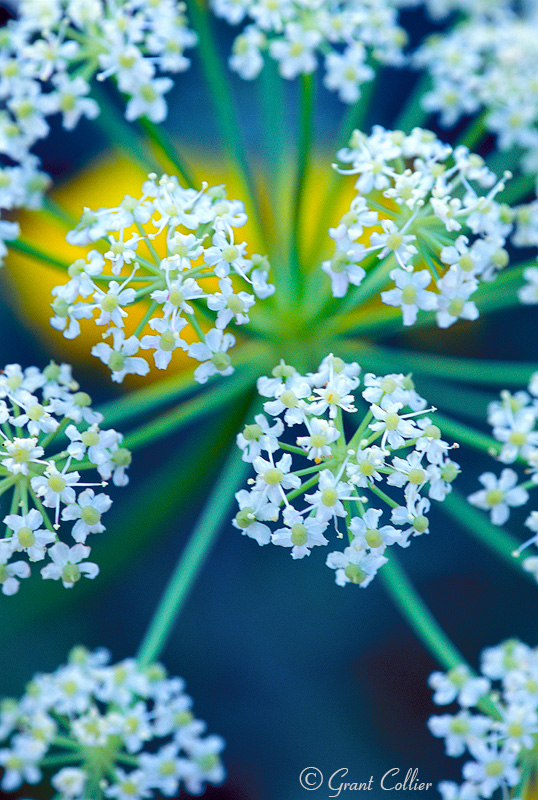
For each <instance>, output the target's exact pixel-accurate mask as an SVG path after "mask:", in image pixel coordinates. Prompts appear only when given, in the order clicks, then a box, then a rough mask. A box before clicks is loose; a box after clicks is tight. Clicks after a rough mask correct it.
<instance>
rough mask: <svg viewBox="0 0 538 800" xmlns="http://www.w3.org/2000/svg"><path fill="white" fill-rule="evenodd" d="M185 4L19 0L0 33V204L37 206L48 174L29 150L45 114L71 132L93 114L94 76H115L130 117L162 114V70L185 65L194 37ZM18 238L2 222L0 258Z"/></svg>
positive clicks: (166, 86) (42, 131)
mask: <svg viewBox="0 0 538 800" xmlns="http://www.w3.org/2000/svg"><path fill="white" fill-rule="evenodd" d="M184 11H185V6H184V4H183V3H181V2H180V3H177V2H174V0H154V2H151V3H148V2H145V0H115V2H108V0H46V1H45V2H44V1H43V0H23V2H21V3H20V4H19V8H18V12H19V15H18V17H17V19H15V20H11V21H10V22H8V24H7V25H6V27H5V28H4V29H3V30H2V31H0V49H1V51H2V56H1V57H0V101H1V102H2V111H0V156H3V157H5V159H6V162H5V164H3V165H2V166H1V167H0V210H3V209H7V210H9V209H14V208H20V207H25V208H36V207H39V206H40V205H41V202H42V196H43V192H44V190H45V189H47V188H48V186H49V184H50V180H49V178H48V176H47V175H45V174H44V173H43V172H41V171H40V169H39V163H40V162H39V159H38V158H37V156H36V155H35V154H33V153H32V152H31V150H32V148H33V147H34V145H35V144H36V142H38V141H39V140H40V139H43V138H45V137H46V136H48V134H49V131H50V124H49V119H50V118H51V117H54V116H56V115H60V116H61V120H62V125H63V127H64V128H65V129H66V130H73V129H74V128H75V127H76V126H77V125H78V124H79V121H80V119H81V118H86V119H94V118H95V117H97V116H98V114H99V105H98V103H97V102H96V100H95V99H94V98H92V97H91V96H90V92H91V81H92V79H93V78H96V79H97V80H99V81H100V80H105V79H106V78H108V77H113V79H114V80H115V81H116V83H117V86H118V89H119V90H120V92H122V94H124V95H126V96H127V106H126V110H125V116H126V118H127V119H128V120H134V119H136V118H137V117H142V116H145V117H148V118H149V119H151V120H153V121H154V122H162V120H164V118H165V116H166V111H167V109H166V101H165V99H164V95H165V93H166V92H168V91H169V90H170V89H171V88H172V85H173V81H172V79H171V78H169V77H162V76H159V72H169V73H170V72H172V73H177V72H181V71H183V70H185V69H187V67H188V66H189V63H190V62H189V60H188V59H187V58H186V56H185V54H184V50H185V49H186V48H189V47H192V46H193V45H194V44H195V43H196V34H194V33H193V32H192V31H191V30H189V28H188V27H187V22H186V18H185V13H184ZM17 235H18V228H17V227H16V226H15V224H14V223H8V222H7V221H3V222H0V258H1V257H2V255H3V253H2V251H4V254H5V246H4V245H3V241H4V240H6V239H7V240H9V239H13V238H15V237H16V236H17Z"/></svg>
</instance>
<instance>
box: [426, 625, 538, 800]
mask: <svg viewBox="0 0 538 800" xmlns="http://www.w3.org/2000/svg"><path fill="white" fill-rule="evenodd" d="M481 660H482V669H481V672H482V674H481V675H480V676H479V677H476V676H474V675H473V674H472V673H471V671H470V669H469V668H468V667H466V666H464V665H461V666H459V667H456V668H454V669H452V670H450V671H449V672H448V673H446V674H444V673H442V672H434V673H433V674H432V675H431V676H430V679H429V683H430V686H431V687H432V689H434V696H433V700H434V702H435V703H437V704H438V705H447V704H450V703H454V702H456V703H458V704H459V706H460V709H459V710H458V711H457V712H456V713H452V714H442V715H439V716H437V715H436V716H433V717H431V718H430V720H429V722H428V726H429V728H430V731H431V732H432V734H433V735H434V736H437V737H439V738H441V739H444V741H445V747H446V753H447V755H449V756H452V757H453V758H458V757H460V756H464V755H466V756H467V757H468V756H470V760H467V761H465V763H464V764H463V778H464V781H463V783H462V784H461V785H459V786H458V785H457V784H456V783H454V782H453V781H443V782H442V783H440V784H439V786H438V789H439V792H440V793H441V796H442V798H443V800H479V798H490V797H495V798H505V797H511V798H527V797H530V796H533V795H530V794H528V791H529V789H530V787H531V785H532V783H533V781H534V780H535V778H534V765H535V758H536V750H535V748H536V744H537V741H538V738H537V737H538V682H537V678H538V650H537V649H536V648H531V647H529V646H528V645H526V644H523V643H522V642H520V641H518V640H517V639H511V640H509V641H506V642H503V643H502V644H500V645H498V646H497V647H490V648H487V649H486V650H484V651H483V653H482V659H481ZM531 791H532V790H531Z"/></svg>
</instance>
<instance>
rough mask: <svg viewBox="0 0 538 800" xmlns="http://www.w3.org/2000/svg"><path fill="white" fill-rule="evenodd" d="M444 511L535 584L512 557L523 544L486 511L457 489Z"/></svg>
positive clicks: (445, 505) (451, 495)
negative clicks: (477, 506) (476, 506)
mask: <svg viewBox="0 0 538 800" xmlns="http://www.w3.org/2000/svg"><path fill="white" fill-rule="evenodd" d="M443 510H444V511H446V512H447V513H448V514H450V516H451V517H452V518H453V519H455V520H457V522H458V523H459V524H460V525H462V526H463V527H464V528H465V529H466V530H467V532H468V533H469V534H470V535H471V536H473V537H474V538H475V539H478V540H479V542H481V543H482V544H483V545H485V546H486V547H487V548H488V549H489V550H491V551H492V552H493V553H495V554H496V555H497V556H500V558H502V560H503V561H504V562H506V564H508V566H510V567H511V568H512V569H515V570H516V571H517V573H518V574H519V575H521V574H523V575H524V576H525V577H527V578H528V579H529V580H532V581H533V582H534V577H533V576H532V575H531V573H530V572H525V571H524V570H522V568H521V561H519V560H518V559H517V558H516V557H514V556H513V555H512V554H513V553H514V551H516V550H517V548H518V547H519V546H520V545H521V542H520V541H518V540H517V539H516V538H515V536H512V535H511V534H510V533H508V532H507V531H506V529H505V528H504V527H501V526H500V525H494V524H493V523H492V522H490V520H489V519H488V517H487V515H486V513H485V512H484V511H481V510H480V509H478V508H475V507H474V506H472V505H471V504H470V503H469V501H468V500H467V498H466V497H464V496H463V495H461V494H460V493H459V492H458V491H456V490H455V489H452V491H451V492H450V494H448V495H447V496H446V497H445V499H444V502H443Z"/></svg>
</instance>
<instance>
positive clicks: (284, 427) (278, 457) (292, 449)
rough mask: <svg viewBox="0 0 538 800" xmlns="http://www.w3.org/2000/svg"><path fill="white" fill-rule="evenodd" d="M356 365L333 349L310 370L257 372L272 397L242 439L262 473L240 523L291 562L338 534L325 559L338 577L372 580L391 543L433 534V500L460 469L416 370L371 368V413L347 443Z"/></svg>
mask: <svg viewBox="0 0 538 800" xmlns="http://www.w3.org/2000/svg"><path fill="white" fill-rule="evenodd" d="M359 373H360V367H359V365H358V364H356V363H351V364H347V363H345V362H344V361H343V360H342V359H340V358H336V357H334V356H333V355H332V354H331V355H329V356H327V357H326V358H324V359H323V361H322V362H321V365H320V367H319V370H318V371H317V372H315V373H308V374H307V375H301V374H300V373H298V372H297V371H296V370H295V369H294V368H293V367H292V366H289V365H288V364H285V363H284V362H281V363H280V364H279V365H278V366H277V367H275V368H274V369H273V372H272V376H271V377H263V378H260V379H259V380H258V391H259V393H260V394H261V395H262V397H269V398H271V399H270V400H268V401H266V402H265V403H264V405H263V408H264V411H265V415H264V414H258V415H257V416H256V417H255V421H254V423H252V424H249V425H246V426H245V428H244V430H243V431H242V433H240V434H239V435H238V437H237V443H238V446H239V447H240V448H241V450H242V451H243V459H244V460H245V461H248V462H251V463H252V466H253V467H254V469H255V471H256V477H255V478H252V479H250V481H249V482H250V484H251V489H250V491H247V490H245V489H243V490H241V491H239V492H238V493H237V494H236V499H237V501H238V504H239V509H240V510H239V512H238V513H237V514H236V516H235V519H234V523H233V524H234V526H235V527H236V528H238V529H239V530H240V531H241V532H242V533H243V534H246V535H247V536H250V537H252V538H253V539H255V540H256V541H257V542H258V544H260V545H263V544H268V543H269V542H272V543H273V544H276V545H280V546H282V547H289V548H291V555H292V557H293V558H295V559H297V558H303V557H304V556H307V555H309V554H310V551H311V549H312V547H315V546H316V545H327V544H328V543H329V542H328V540H327V539H326V538H325V535H324V534H325V533H327V532H330V533H334V534H335V535H336V538H337V539H343V540H345V543H346V547H345V549H343V551H341V550H337V551H334V552H331V553H330V554H329V556H328V558H327V566H329V567H330V568H331V569H334V570H336V582H337V584H338V585H340V586H344V585H345V584H346V583H349V582H351V583H355V584H360V585H361V586H363V587H365V586H367V585H368V584H369V583H370V581H371V580H372V579H373V577H374V576H375V574H376V572H377V571H378V569H379V568H380V567H381V566H382V565H383V564H385V563H386V562H387V556H386V551H387V547H389V546H390V545H392V544H395V543H397V544H399V545H400V546H401V547H407V546H408V545H409V538H410V537H411V536H419V535H420V534H423V533H428V517H427V514H428V511H429V509H430V498H431V499H434V500H441V501H442V500H443V499H444V498H445V496H446V495H447V493H448V492H450V490H451V483H452V481H453V480H454V478H456V476H457V475H458V472H459V467H458V465H457V464H456V463H455V462H454V461H452V460H450V458H448V452H449V450H450V446H449V445H448V444H447V443H446V442H445V441H443V439H442V438H441V431H440V430H439V428H438V427H437V426H436V425H435V424H434V423H433V422H432V420H431V419H430V417H429V416H427V412H428V411H432V410H433V409H426V401H425V400H424V399H423V398H422V397H420V396H419V395H418V394H417V392H416V391H415V389H414V386H413V381H412V380H411V378H410V377H409V376H404V375H399V374H391V375H385V376H382V377H377V376H376V375H373V374H372V373H368V374H366V375H364V378H363V386H364V389H363V391H362V393H361V394H362V398H363V399H364V400H365V401H366V405H365V407H364V409H365V411H366V413H365V414H364V416H363V417H362V420H361V421H360V422H359V423H358V424H357V425H356V426H355V428H356V429H355V432H354V433H353V434H352V435H351V436H350V437H349V439H348V437H347V431H346V428H347V419H348V417H347V415H349V414H356V413H357V411H358V410H357V408H356V406H355V399H356V396H355V392H356V390H357V388H358V387H359V384H360V378H359ZM357 400H358V402H359V403H360V402H362V401H361V400H360V398H357ZM344 412H345V417H346V419H345V421H344ZM266 415H267V416H266ZM295 426H298V432H299V434H300V435H299V436H297V435H296V433H295V432H293V435H292V432H291V429H292V428H293V429H295ZM299 461H303V464H304V467H302V466H301V465H300V464H299V463H298V462H299ZM385 489H388V491H389V492H390V493H391V496H389V495H388V494H386V493H385ZM394 490H396V491H397V493H398V494H399V495H400V497H399V499H398V500H395V499H394V498H393V497H392V493H393V492H394ZM303 495H304V497H303ZM387 514H388V515H389V516H390V524H389V520H388V519H384V518H383V517H384V515H387ZM269 523H273V527H271V526H270V525H269Z"/></svg>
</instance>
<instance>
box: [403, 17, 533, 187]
mask: <svg viewBox="0 0 538 800" xmlns="http://www.w3.org/2000/svg"><path fill="white" fill-rule="evenodd" d="M488 6H489V3H488ZM487 11H488V12H489V13H488V14H481V15H477V16H474V17H472V18H471V19H469V20H466V21H465V22H463V23H462V24H460V25H458V26H457V27H455V28H454V30H452V31H450V32H448V33H445V34H443V35H436V36H434V37H432V38H431V39H430V40H428V41H427V42H426V43H425V44H423V45H422V47H421V48H420V49H419V50H418V52H417V54H416V56H415V62H416V64H417V66H419V67H423V68H425V69H426V70H427V72H428V73H429V74H430V75H431V77H432V80H433V87H432V89H431V90H430V91H428V92H426V93H425V94H424V97H423V100H422V104H423V106H424V108H425V109H426V110H428V111H432V112H436V113H437V112H438V113H439V114H440V115H441V117H440V118H441V124H442V125H443V126H445V127H451V126H453V125H455V124H456V122H457V121H458V120H459V119H460V118H461V117H462V116H467V115H473V114H476V113H478V112H480V111H484V112H485V118H484V127H485V130H489V131H490V132H491V133H493V134H495V135H496V136H497V141H498V146H499V148H500V149H501V150H508V149H510V148H512V147H514V146H517V147H520V148H522V149H523V151H524V154H525V155H524V158H523V159H522V160H521V163H522V166H523V168H524V169H525V170H526V171H528V172H534V171H536V169H537V168H538V77H537V70H538V42H537V40H536V35H535V34H536V25H537V24H538V11H537V10H536V7H533V5H532V4H529V11H528V13H527V14H524V15H519V14H515V13H514V12H513V11H512V10H511V9H509V8H506V7H499V6H496V5H495V4H493V5H491V6H490V7H489V8H488V9H487Z"/></svg>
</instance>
